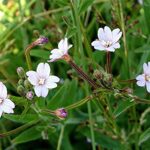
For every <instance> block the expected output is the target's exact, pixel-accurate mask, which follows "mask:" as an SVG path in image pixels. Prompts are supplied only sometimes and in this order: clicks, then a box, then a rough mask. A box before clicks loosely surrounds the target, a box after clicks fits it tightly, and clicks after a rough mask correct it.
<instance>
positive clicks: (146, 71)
mask: <svg viewBox="0 0 150 150" xmlns="http://www.w3.org/2000/svg"><path fill="white" fill-rule="evenodd" d="M143 71H144V74H145V75H148V76H149V75H150V66H149V64H148V65H147V64H146V63H144V64H143Z"/></svg>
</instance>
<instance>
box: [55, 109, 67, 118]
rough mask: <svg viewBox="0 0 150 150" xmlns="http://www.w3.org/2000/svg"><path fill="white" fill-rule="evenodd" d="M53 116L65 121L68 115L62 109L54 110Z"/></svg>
mask: <svg viewBox="0 0 150 150" xmlns="http://www.w3.org/2000/svg"><path fill="white" fill-rule="evenodd" d="M54 114H55V115H56V116H57V117H58V118H60V119H65V118H66V117H67V115H68V113H67V111H66V110H65V109H64V108H59V109H56V110H55V112H54Z"/></svg>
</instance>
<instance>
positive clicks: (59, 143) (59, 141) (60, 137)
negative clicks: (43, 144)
mask: <svg viewBox="0 0 150 150" xmlns="http://www.w3.org/2000/svg"><path fill="white" fill-rule="evenodd" d="M64 129H65V126H64V125H62V126H61V131H60V135H59V140H58V144H57V150H60V148H61V144H62V139H63V134H64Z"/></svg>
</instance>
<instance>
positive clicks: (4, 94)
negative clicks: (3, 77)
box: [0, 82, 7, 99]
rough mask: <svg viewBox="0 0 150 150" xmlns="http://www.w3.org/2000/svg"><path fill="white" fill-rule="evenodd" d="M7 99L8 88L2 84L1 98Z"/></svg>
mask: <svg viewBox="0 0 150 150" xmlns="http://www.w3.org/2000/svg"><path fill="white" fill-rule="evenodd" d="M6 97H7V88H6V86H5V85H4V84H3V83H2V82H0V98H3V99H5V98H6Z"/></svg>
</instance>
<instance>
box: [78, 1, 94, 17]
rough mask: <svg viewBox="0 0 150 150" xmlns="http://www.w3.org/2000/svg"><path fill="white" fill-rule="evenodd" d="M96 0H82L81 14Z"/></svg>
mask: <svg viewBox="0 0 150 150" xmlns="http://www.w3.org/2000/svg"><path fill="white" fill-rule="evenodd" d="M93 2H94V0H88V1H87V0H82V1H81V4H80V7H79V14H81V13H83V12H84V11H86V10H87V8H88V7H89V6H90V5H92V3H93Z"/></svg>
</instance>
